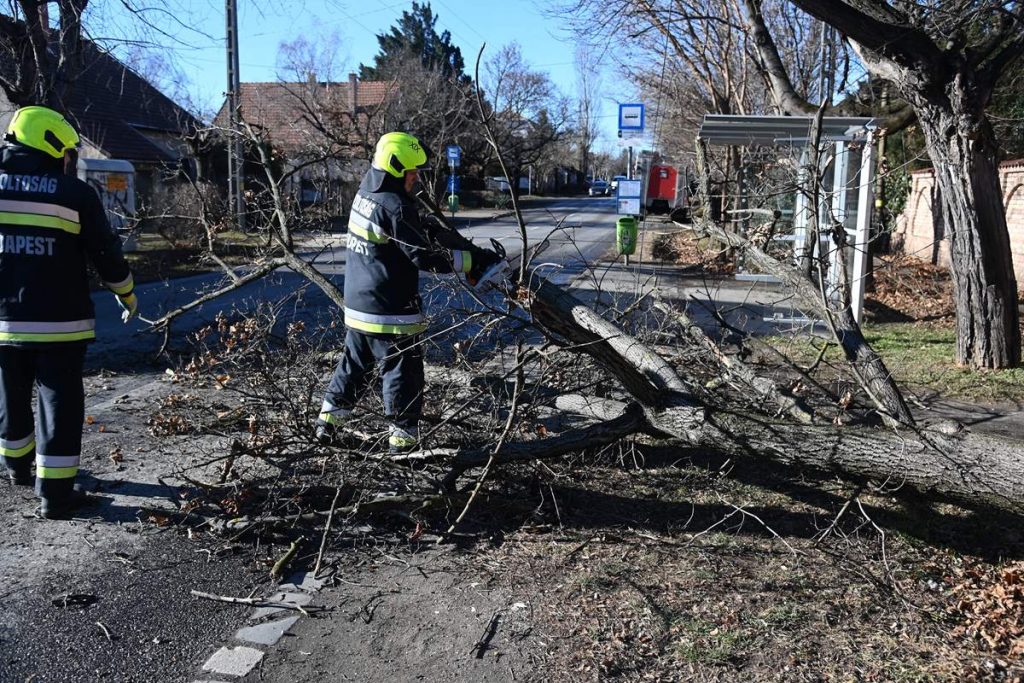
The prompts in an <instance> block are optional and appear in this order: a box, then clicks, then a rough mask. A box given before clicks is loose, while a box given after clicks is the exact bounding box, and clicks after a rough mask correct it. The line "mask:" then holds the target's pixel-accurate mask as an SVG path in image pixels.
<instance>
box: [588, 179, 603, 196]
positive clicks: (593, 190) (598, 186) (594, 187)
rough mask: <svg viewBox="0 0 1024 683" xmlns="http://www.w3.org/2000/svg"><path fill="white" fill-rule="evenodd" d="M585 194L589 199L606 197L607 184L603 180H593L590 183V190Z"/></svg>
mask: <svg viewBox="0 0 1024 683" xmlns="http://www.w3.org/2000/svg"><path fill="white" fill-rule="evenodd" d="M587 193H588V194H589V195H590V196H591V197H605V196H607V195H608V183H606V182H605V181H603V180H595V181H594V182H592V183H590V189H589V190H588V191H587Z"/></svg>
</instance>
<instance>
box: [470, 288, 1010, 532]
mask: <svg viewBox="0 0 1024 683" xmlns="http://www.w3.org/2000/svg"><path fill="white" fill-rule="evenodd" d="M534 280H537V281H536V282H535V281H534ZM528 282H530V291H531V293H532V295H533V298H532V300H531V302H530V311H531V313H532V314H533V317H534V320H535V321H536V322H537V323H539V324H541V325H543V326H544V327H545V328H547V329H549V330H553V331H554V332H555V333H556V334H557V335H558V336H559V337H561V338H563V339H565V340H566V341H568V342H570V343H572V344H573V345H574V346H575V348H576V349H578V350H579V351H581V352H585V353H587V354H589V355H590V356H592V357H593V358H595V360H597V361H598V362H599V363H600V364H601V365H602V366H603V367H605V368H606V369H607V370H608V371H609V372H611V373H612V374H613V375H614V376H615V377H616V378H617V379H619V381H620V382H621V383H622V386H623V387H624V388H625V389H626V391H628V392H629V393H630V394H631V395H632V396H633V397H634V398H635V399H636V400H637V403H635V404H630V405H628V406H627V405H626V404H623V403H618V404H616V403H615V402H606V401H604V400H602V399H593V398H587V397H576V398H575V399H571V400H567V399H564V398H563V399H559V401H558V402H557V403H556V405H557V406H558V407H560V408H562V409H566V408H571V407H572V406H573V405H575V406H577V407H579V406H584V405H589V406H590V408H589V409H587V410H576V411H574V412H589V413H590V414H591V415H594V416H597V417H598V418H599V419H600V420H601V422H599V423H598V424H595V425H593V426H591V427H587V428H582V429H577V430H572V431H570V432H567V433H565V434H563V435H561V436H558V437H553V438H551V439H541V440H536V441H528V442H520V443H508V444H505V446H504V448H503V449H502V454H501V457H499V458H497V462H508V461H515V460H524V459H536V458H549V457H556V456H558V455H563V454H565V453H568V452H575V451H579V450H582V449H586V448H592V447H598V446H604V445H607V444H609V443H614V441H615V440H617V439H620V438H624V437H626V436H629V435H631V434H636V433H645V434H649V435H657V436H661V437H672V438H677V439H681V440H683V441H685V442H686V443H688V444H689V445H690V446H693V447H698V448H702V449H707V450H709V451H716V452H723V453H728V454H729V455H731V456H733V457H736V458H742V459H748V460H751V459H753V460H764V459H768V460H771V461H773V462H777V463H780V464H783V465H786V466H788V467H795V468H798V469H806V470H809V471H816V472H821V473H828V474H833V475H838V476H840V477H844V478H846V479H850V480H852V481H857V482H875V483H878V484H881V485H882V487H883V488H884V490H886V491H891V493H892V494H893V495H900V494H901V493H909V492H910V491H914V492H915V493H917V494H920V495H922V496H925V497H927V498H930V499H933V500H937V501H947V502H952V503H956V504H959V505H962V506H964V507H968V508H981V509H996V510H1002V511H1010V512H1014V513H1018V514H1019V513H1024V449H1022V448H1021V447H1020V445H1019V444H1015V443H1010V442H1006V441H1001V440H999V439H993V438H986V437H981V436H977V435H970V434H962V435H960V436H950V435H948V434H945V433H943V432H942V431H941V430H939V431H929V430H920V429H918V430H914V431H912V432H907V433H898V432H895V431H892V430H888V429H874V428H867V427H853V426H846V427H841V426H837V425H812V424H792V423H789V422H783V421H778V420H776V419H773V418H772V417H770V416H766V415H757V414H754V415H749V414H744V413H740V412H730V411H727V410H715V409H713V408H712V407H710V406H706V405H704V404H703V403H702V402H701V401H700V400H698V399H697V398H696V397H694V396H693V395H692V394H690V393H688V392H687V391H686V384H685V382H684V381H683V380H682V379H681V378H680V377H679V376H678V375H677V374H676V372H675V370H674V369H673V368H672V367H671V366H670V365H669V364H668V363H667V362H666V361H664V360H663V359H661V358H660V357H659V356H657V354H656V353H654V351H652V350H651V349H649V348H648V347H647V346H645V345H644V344H643V343H642V342H640V341H639V340H637V339H636V338H634V337H631V336H630V335H628V334H626V333H624V332H623V331H622V330H620V329H618V328H617V327H616V326H614V325H613V324H612V323H610V322H608V321H606V320H604V319H603V318H601V317H600V316H599V315H598V314H597V313H596V312H594V311H593V310H592V309H590V308H589V307H587V306H586V305H585V304H583V303H582V302H581V301H579V300H578V299H576V298H575V297H574V296H572V295H571V294H570V293H568V292H566V291H565V290H563V289H561V288H558V287H556V286H554V285H551V284H550V283H547V282H545V281H543V280H538V279H537V278H536V277H534V278H530V279H529V280H528ZM947 431H948V430H947ZM488 455H489V452H487V451H484V450H480V451H479V452H478V451H476V450H468V451H465V452H462V453H460V454H459V455H458V456H457V458H456V463H457V465H456V466H457V467H461V468H465V467H467V466H469V467H474V466H477V465H482V464H484V463H485V462H486V461H487V457H488Z"/></svg>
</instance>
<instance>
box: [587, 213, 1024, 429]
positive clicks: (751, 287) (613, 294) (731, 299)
mask: <svg viewBox="0 0 1024 683" xmlns="http://www.w3.org/2000/svg"><path fill="white" fill-rule="evenodd" d="M647 230H648V235H647V239H640V240H639V241H638V250H637V254H636V255H635V256H632V257H630V260H629V265H626V264H625V261H624V259H623V258H622V257H621V256H617V255H616V253H615V252H614V250H609V252H608V254H607V255H606V257H605V259H604V260H603V261H602V262H600V263H599V264H597V266H596V268H595V275H594V277H587V276H584V277H579V278H577V279H576V280H575V281H574V282H573V283H572V289H573V294H575V295H576V296H577V297H579V298H580V299H582V300H583V301H585V302H587V303H589V304H591V305H593V304H595V303H597V302H598V301H599V300H600V301H601V302H602V303H604V304H605V305H611V306H614V307H615V308H616V309H618V310H620V311H621V310H625V309H626V308H627V307H628V306H629V305H630V304H631V303H633V302H634V301H636V300H637V298H638V297H640V296H643V295H645V294H649V293H655V292H656V297H657V298H658V299H659V300H661V301H664V302H666V303H668V304H670V305H672V306H675V307H677V308H683V307H684V306H685V307H686V311H687V314H688V315H689V316H690V318H692V319H693V320H694V322H696V323H697V324H698V325H700V327H701V328H702V329H703V330H704V331H705V332H707V333H708V334H710V335H712V336H714V337H717V336H718V334H719V332H720V327H719V324H718V322H717V320H716V319H715V316H714V314H713V313H712V311H717V312H718V314H720V315H721V316H722V317H723V318H724V319H725V320H727V321H728V322H729V323H730V324H731V325H733V326H735V327H738V328H739V329H742V330H744V331H746V332H748V333H750V334H753V335H756V336H779V335H795V334H814V335H816V336H821V337H829V336H830V333H829V331H828V329H827V327H826V326H825V325H824V324H823V323H820V322H815V321H809V320H800V318H803V317H804V316H803V314H802V313H801V312H800V310H799V308H798V307H797V306H796V302H795V301H794V298H793V295H792V294H791V293H790V292H788V291H787V290H786V289H785V288H784V287H783V286H782V285H780V284H773V283H765V282H741V281H738V280H736V279H735V278H733V277H731V276H728V275H724V276H713V277H711V276H703V275H701V274H698V273H697V272H696V271H695V269H694V268H693V267H692V266H689V265H680V264H677V263H667V262H664V261H659V260H655V259H652V258H642V257H643V256H644V254H643V253H642V249H641V247H642V246H643V245H646V246H647V249H648V251H649V250H650V245H651V244H652V243H653V240H652V239H651V234H652V233H655V232H671V231H672V230H673V228H671V227H662V226H661V225H659V224H654V227H651V225H650V223H649V224H648V227H647ZM598 286H599V287H600V293H598V291H597V288H598ZM914 393H915V392H913V391H906V392H905V394H906V395H907V399H908V401H909V403H910V405H911V410H912V411H913V413H914V416H915V418H916V419H918V420H919V421H921V422H925V423H927V422H935V421H938V420H955V421H957V422H959V423H961V424H963V425H964V426H965V427H967V428H969V429H970V430H971V431H973V432H976V433H979V434H985V435H988V436H994V437H997V438H1003V439H1008V440H1012V441H1022V440H1024V405H1015V404H983V403H978V402H976V401H975V402H968V401H965V400H961V399H956V398H947V397H944V396H941V395H938V394H933V395H931V396H923V395H919V396H915V395H914Z"/></svg>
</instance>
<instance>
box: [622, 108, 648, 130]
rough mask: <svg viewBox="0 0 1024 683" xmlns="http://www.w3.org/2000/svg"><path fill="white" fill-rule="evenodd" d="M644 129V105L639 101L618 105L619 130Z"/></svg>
mask: <svg viewBox="0 0 1024 683" xmlns="http://www.w3.org/2000/svg"><path fill="white" fill-rule="evenodd" d="M643 129H644V105H642V104H639V103H633V104H620V105H619V130H637V131H642V130H643Z"/></svg>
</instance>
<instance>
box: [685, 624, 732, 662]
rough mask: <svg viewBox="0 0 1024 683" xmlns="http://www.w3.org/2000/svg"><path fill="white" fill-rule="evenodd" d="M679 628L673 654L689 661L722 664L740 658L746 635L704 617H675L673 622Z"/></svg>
mask: <svg viewBox="0 0 1024 683" xmlns="http://www.w3.org/2000/svg"><path fill="white" fill-rule="evenodd" d="M672 626H673V630H676V631H677V632H679V639H678V640H677V641H676V643H675V648H674V649H675V651H676V655H677V656H678V657H680V658H681V659H683V660H684V661H687V662H690V663H691V664H708V665H711V666H724V665H726V664H729V663H731V662H734V661H736V660H737V659H738V658H740V656H741V653H742V649H743V645H744V643H745V642H746V638H745V637H744V635H743V634H742V633H740V632H739V631H736V630H729V629H726V628H723V627H719V626H715V625H714V624H712V623H710V622H708V621H705V620H703V619H678V620H676V621H675V623H674V624H673V625H672Z"/></svg>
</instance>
